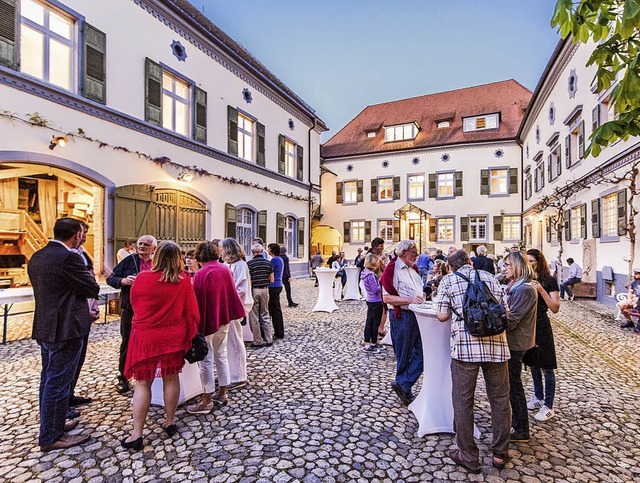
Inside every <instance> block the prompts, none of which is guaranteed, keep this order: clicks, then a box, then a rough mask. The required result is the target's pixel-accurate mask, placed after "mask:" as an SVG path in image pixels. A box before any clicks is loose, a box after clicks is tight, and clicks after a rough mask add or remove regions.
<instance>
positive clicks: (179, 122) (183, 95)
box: [162, 71, 189, 136]
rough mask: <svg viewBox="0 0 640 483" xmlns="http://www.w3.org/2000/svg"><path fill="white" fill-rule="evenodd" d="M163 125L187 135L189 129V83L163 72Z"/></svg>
mask: <svg viewBox="0 0 640 483" xmlns="http://www.w3.org/2000/svg"><path fill="white" fill-rule="evenodd" d="M162 127H163V128H165V129H170V130H171V131H174V132H177V133H178V134H182V135H183V136H186V135H187V132H188V129H189V85H188V84H187V83H185V82H183V81H182V80H180V79H178V78H177V77H175V76H173V75H171V74H169V73H167V72H166V71H164V72H163V73H162Z"/></svg>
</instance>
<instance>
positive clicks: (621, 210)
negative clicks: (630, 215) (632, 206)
mask: <svg viewBox="0 0 640 483" xmlns="http://www.w3.org/2000/svg"><path fill="white" fill-rule="evenodd" d="M636 206H637V205H636ZM626 234H627V190H626V189H623V190H621V191H618V235H620V236H622V235H626Z"/></svg>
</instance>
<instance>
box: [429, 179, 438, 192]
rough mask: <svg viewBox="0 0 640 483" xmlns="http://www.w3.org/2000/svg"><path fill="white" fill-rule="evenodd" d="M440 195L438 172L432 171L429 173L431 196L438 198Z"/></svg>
mask: <svg viewBox="0 0 640 483" xmlns="http://www.w3.org/2000/svg"><path fill="white" fill-rule="evenodd" d="M437 195H438V190H437V188H436V174H435V173H432V174H430V175H429V198H436V197H437Z"/></svg>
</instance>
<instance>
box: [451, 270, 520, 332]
mask: <svg viewBox="0 0 640 483" xmlns="http://www.w3.org/2000/svg"><path fill="white" fill-rule="evenodd" d="M475 272H476V275H475V277H474V278H473V282H472V281H471V280H469V279H468V278H467V277H466V276H464V275H462V274H461V273H458V272H454V273H455V274H456V275H457V276H458V277H460V278H462V279H463V280H466V281H467V282H468V284H469V285H468V286H467V291H466V292H465V294H464V299H463V301H462V315H460V314H459V313H458V312H457V311H456V310H455V309H453V308H452V310H453V313H454V314H456V315H457V316H458V317H459V318H461V319H462V320H464V325H465V327H466V328H467V332H469V334H471V335H473V336H475V337H490V336H492V335H498V334H502V333H503V332H504V331H505V330H506V328H507V311H506V310H505V308H504V305H502V304H501V303H500V302H499V301H498V300H497V299H496V297H495V296H494V295H493V293H492V292H491V290H490V289H489V287H487V284H486V283H484V281H483V280H482V279H481V278H480V273H479V272H478V270H476V271H475Z"/></svg>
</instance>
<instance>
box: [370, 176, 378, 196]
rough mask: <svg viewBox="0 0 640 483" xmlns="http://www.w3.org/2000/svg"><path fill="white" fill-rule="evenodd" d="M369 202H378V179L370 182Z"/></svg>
mask: <svg viewBox="0 0 640 483" xmlns="http://www.w3.org/2000/svg"><path fill="white" fill-rule="evenodd" d="M371 201H378V178H373V179H372V180H371Z"/></svg>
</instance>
